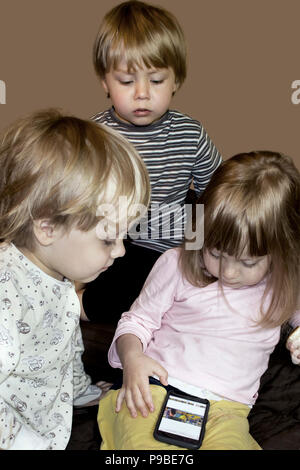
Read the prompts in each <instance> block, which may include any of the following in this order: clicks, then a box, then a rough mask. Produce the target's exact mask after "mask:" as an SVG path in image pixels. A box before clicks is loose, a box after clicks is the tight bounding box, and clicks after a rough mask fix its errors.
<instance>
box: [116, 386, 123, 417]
mask: <svg viewBox="0 0 300 470" xmlns="http://www.w3.org/2000/svg"><path fill="white" fill-rule="evenodd" d="M124 398H125V390H124V388H121V389H120V390H119V393H118V396H117V401H116V408H115V409H116V413H118V412H119V411H120V409H121V407H122V403H123V401H124Z"/></svg>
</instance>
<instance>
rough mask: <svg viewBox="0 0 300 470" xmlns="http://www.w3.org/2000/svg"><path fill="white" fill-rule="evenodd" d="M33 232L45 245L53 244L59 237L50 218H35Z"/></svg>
mask: <svg viewBox="0 0 300 470" xmlns="http://www.w3.org/2000/svg"><path fill="white" fill-rule="evenodd" d="M33 233H34V235H35V237H36V238H37V240H38V242H39V243H40V244H41V245H43V246H49V245H51V244H52V243H53V242H54V241H55V239H56V238H57V229H56V228H55V225H54V224H53V223H52V222H51V221H50V220H49V219H38V220H34V221H33Z"/></svg>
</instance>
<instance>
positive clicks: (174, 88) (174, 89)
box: [172, 82, 180, 96]
mask: <svg viewBox="0 0 300 470" xmlns="http://www.w3.org/2000/svg"><path fill="white" fill-rule="evenodd" d="M179 86H180V84H179V82H175V83H174V87H173V93H172V95H173V96H174V95H175V93H176V91H177V90H178V88H179Z"/></svg>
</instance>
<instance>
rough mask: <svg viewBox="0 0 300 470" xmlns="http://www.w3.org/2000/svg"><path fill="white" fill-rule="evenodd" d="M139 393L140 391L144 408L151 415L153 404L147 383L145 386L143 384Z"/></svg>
mask: <svg viewBox="0 0 300 470" xmlns="http://www.w3.org/2000/svg"><path fill="white" fill-rule="evenodd" d="M140 391H141V395H142V397H143V400H144V403H145V405H146V407H147V408H148V410H149V411H150V413H152V412H153V411H154V404H153V400H152V394H151V390H150V387H149V383H148V382H147V383H146V384H143V385H142V386H141V387H140Z"/></svg>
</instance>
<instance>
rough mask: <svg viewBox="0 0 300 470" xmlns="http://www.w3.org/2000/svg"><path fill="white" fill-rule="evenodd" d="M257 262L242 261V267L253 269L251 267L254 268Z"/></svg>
mask: <svg viewBox="0 0 300 470" xmlns="http://www.w3.org/2000/svg"><path fill="white" fill-rule="evenodd" d="M257 263H258V261H254V262H253V261H242V265H243V266H245V267H246V268H253V266H256V265H257Z"/></svg>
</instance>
